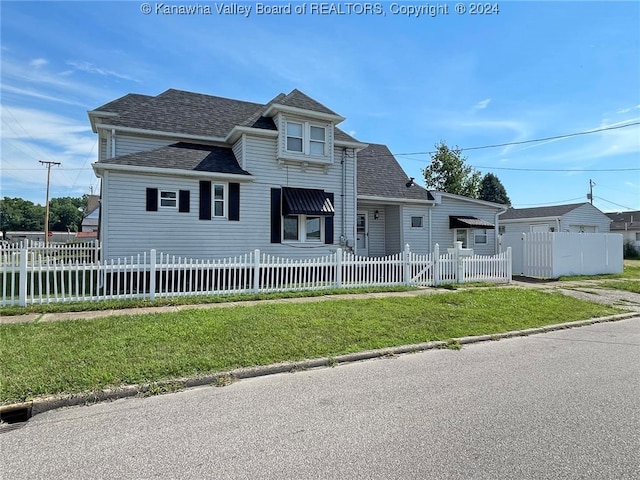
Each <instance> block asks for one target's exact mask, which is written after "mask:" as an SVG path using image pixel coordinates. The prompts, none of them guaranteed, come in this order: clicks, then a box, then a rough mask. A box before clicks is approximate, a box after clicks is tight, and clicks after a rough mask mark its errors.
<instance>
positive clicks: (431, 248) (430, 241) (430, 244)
mask: <svg viewBox="0 0 640 480" xmlns="http://www.w3.org/2000/svg"><path fill="white" fill-rule="evenodd" d="M432 209H433V205H429V253H431V252H433V243H432V239H431V230H432V229H431V210H432Z"/></svg>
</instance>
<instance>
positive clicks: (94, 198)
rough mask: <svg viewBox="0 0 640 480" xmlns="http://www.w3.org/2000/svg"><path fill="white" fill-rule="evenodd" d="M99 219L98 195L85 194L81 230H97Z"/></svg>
mask: <svg viewBox="0 0 640 480" xmlns="http://www.w3.org/2000/svg"><path fill="white" fill-rule="evenodd" d="M99 219H100V195H87V209H86V210H85V212H84V217H83V218H82V227H81V231H82V232H97V231H98V221H99Z"/></svg>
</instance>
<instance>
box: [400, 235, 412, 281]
mask: <svg viewBox="0 0 640 480" xmlns="http://www.w3.org/2000/svg"><path fill="white" fill-rule="evenodd" d="M402 260H403V261H402V265H403V269H404V284H405V286H407V287H408V286H410V285H411V265H410V262H411V250H410V249H409V244H408V243H407V244H406V245H405V246H404V252H403V254H402Z"/></svg>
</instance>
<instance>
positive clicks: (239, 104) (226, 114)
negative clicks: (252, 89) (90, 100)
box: [89, 88, 357, 142]
mask: <svg viewBox="0 0 640 480" xmlns="http://www.w3.org/2000/svg"><path fill="white" fill-rule="evenodd" d="M275 104H277V105H284V106H287V107H295V108H300V109H303V110H308V111H313V112H318V113H322V114H328V115H336V113H335V112H333V111H332V110H330V109H328V108H327V107H325V106H324V105H322V104H321V103H319V102H317V101H315V100H313V99H312V98H310V97H308V96H307V95H305V94H304V93H302V92H301V91H300V90H297V89H295V90H293V91H291V93H289V94H288V95H285V94H279V95H278V96H276V97H275V98H274V99H273V100H271V101H270V102H268V103H267V104H266V105H264V104H260V103H253V102H245V101H242V100H234V99H230V98H224V97H216V96H213V95H206V94H203V93H194V92H187V91H184V90H176V89H172V88H171V89H169V90H167V91H165V92H163V93H161V94H159V95H156V96H149V95H140V94H134V93H130V94H127V95H125V96H123V97H121V98H118V99H116V100H114V101H112V102H109V103H107V104H105V105H102V106H100V107H98V108H96V109H95V110H93V111H91V112H89V114H90V115H95V116H97V117H100V123H102V124H105V125H113V126H120V127H128V128H135V129H142V130H151V131H157V132H167V133H176V134H184V135H194V136H202V137H215V138H226V136H227V135H228V134H229V133H230V132H231V130H232V129H233V128H234V127H235V126H244V127H253V128H261V129H266V130H276V126H275V124H274V123H273V120H272V119H271V118H268V117H265V116H264V114H265V113H266V111H267V109H268V107H269V106H272V105H275ZM100 112H107V113H108V114H110V115H106V116H101V115H100ZM334 136H335V139H336V140H339V141H352V142H356V141H357V140H355V139H354V138H353V137H351V136H350V135H348V134H346V133H345V132H343V131H342V130H340V129H339V128H336V129H335V135H334Z"/></svg>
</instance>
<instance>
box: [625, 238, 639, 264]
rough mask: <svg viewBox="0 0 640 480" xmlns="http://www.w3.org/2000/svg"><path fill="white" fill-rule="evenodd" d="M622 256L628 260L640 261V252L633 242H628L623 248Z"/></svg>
mask: <svg viewBox="0 0 640 480" xmlns="http://www.w3.org/2000/svg"><path fill="white" fill-rule="evenodd" d="M622 256H623V257H624V258H625V259H627V260H637V259H640V250H638V248H636V246H635V245H634V244H633V242H632V241H631V240H627V241H626V242H624V246H623V247H622Z"/></svg>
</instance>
